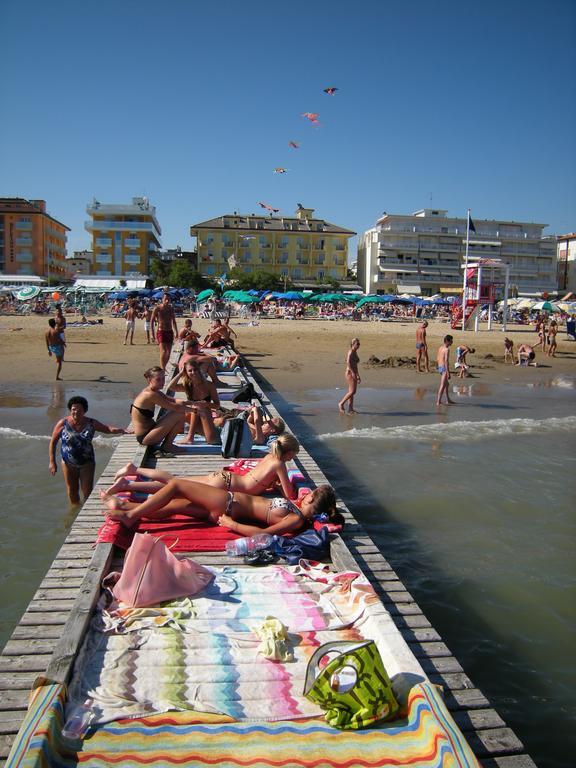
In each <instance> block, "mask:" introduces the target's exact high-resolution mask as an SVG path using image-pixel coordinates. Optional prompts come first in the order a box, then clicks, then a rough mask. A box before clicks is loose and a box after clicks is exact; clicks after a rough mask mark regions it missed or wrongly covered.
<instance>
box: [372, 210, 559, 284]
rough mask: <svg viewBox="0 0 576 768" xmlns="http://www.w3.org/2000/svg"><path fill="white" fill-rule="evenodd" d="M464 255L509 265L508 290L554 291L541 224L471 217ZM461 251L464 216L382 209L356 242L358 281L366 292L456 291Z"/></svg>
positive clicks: (551, 246) (549, 245)
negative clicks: (379, 214) (473, 228)
mask: <svg viewBox="0 0 576 768" xmlns="http://www.w3.org/2000/svg"><path fill="white" fill-rule="evenodd" d="M473 221H474V226H475V229H476V231H475V232H470V238H469V252H468V257H469V259H470V260H471V261H476V260H477V259H479V258H490V259H500V260H501V261H502V262H505V263H507V264H509V265H510V288H511V290H512V291H513V292H518V293H521V294H528V295H530V294H533V295H537V294H539V293H543V292H547V291H548V292H550V291H555V290H556V238H554V237H544V236H543V235H542V230H543V229H544V227H545V226H546V225H545V224H534V223H523V222H517V221H502V220H485V219H476V218H475V217H474V220H473ZM465 254H466V218H454V217H449V216H448V212H447V211H445V210H434V209H432V208H425V209H423V210H420V211H416V212H415V213H413V214H412V215H404V214H402V215H399V214H388V213H384V214H383V215H382V217H381V218H380V219H378V221H377V222H376V226H375V227H372V229H369V230H368V231H366V232H364V233H363V235H361V236H360V238H359V244H358V282H359V284H360V285H361V286H362V288H363V290H364V291H365V292H366V293H378V292H380V293H406V292H407V293H414V294H420V293H421V294H422V295H428V296H430V295H432V294H435V293H458V292H459V289H460V290H461V288H462V277H463V275H462V268H461V267H462V264H464V261H465Z"/></svg>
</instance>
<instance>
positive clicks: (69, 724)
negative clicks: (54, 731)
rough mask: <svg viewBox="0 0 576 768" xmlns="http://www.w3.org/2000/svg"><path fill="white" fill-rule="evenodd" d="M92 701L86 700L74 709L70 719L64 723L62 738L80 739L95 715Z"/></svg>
mask: <svg viewBox="0 0 576 768" xmlns="http://www.w3.org/2000/svg"><path fill="white" fill-rule="evenodd" d="M93 704H94V702H93V701H92V699H86V701H85V702H84V704H80V705H78V706H77V707H74V709H73V710H72V713H71V714H70V717H69V718H68V719H67V720H66V722H65V723H64V727H63V728H62V736H64V737H65V738H67V739H82V738H83V737H84V735H85V734H86V731H87V730H88V728H89V727H90V723H91V722H92V720H93V719H94V715H95V714H96V713H95V711H94V707H93Z"/></svg>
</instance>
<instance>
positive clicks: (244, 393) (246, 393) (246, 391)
mask: <svg viewBox="0 0 576 768" xmlns="http://www.w3.org/2000/svg"><path fill="white" fill-rule="evenodd" d="M259 398H260V395H259V394H258V393H257V392H256V390H255V389H254V385H253V384H252V382H251V381H248V382H247V383H246V384H244V385H243V386H242V387H240V389H239V390H238V391H237V392H235V393H234V395H233V397H232V402H233V403H251V402H252V400H254V399H259Z"/></svg>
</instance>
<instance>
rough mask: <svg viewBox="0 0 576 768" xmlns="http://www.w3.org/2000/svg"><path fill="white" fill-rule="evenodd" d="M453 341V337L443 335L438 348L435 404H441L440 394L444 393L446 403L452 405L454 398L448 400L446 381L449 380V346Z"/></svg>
mask: <svg viewBox="0 0 576 768" xmlns="http://www.w3.org/2000/svg"><path fill="white" fill-rule="evenodd" d="M453 341H454V339H453V337H452V336H450V335H448V336H444V342H443V343H442V346H441V347H439V349H438V355H437V357H436V365H437V366H438V373H439V374H440V376H441V378H440V386H439V388H438V395H437V397H436V405H442V395H446V403H447V404H448V405H454V400H450V395H449V394H448V382H449V381H450V347H451V346H452V342H453Z"/></svg>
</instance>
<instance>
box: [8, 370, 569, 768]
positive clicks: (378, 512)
mask: <svg viewBox="0 0 576 768" xmlns="http://www.w3.org/2000/svg"><path fill="white" fill-rule="evenodd" d="M422 379H423V383H422V386H420V387H417V388H398V389H387V390H384V389H362V388H361V389H360V390H359V393H358V397H357V402H356V407H357V408H358V410H359V413H358V414H356V415H354V416H347V415H346V416H342V415H340V414H339V413H338V411H337V407H336V403H337V401H338V400H339V399H340V398H341V397H342V394H343V393H342V390H338V389H330V390H305V389H299V390H294V391H290V392H282V393H281V395H280V396H279V397H280V403H281V407H282V410H283V411H285V412H286V413H287V415H288V418H289V420H290V423H291V425H292V426H293V427H294V429H295V430H296V431H297V432H298V434H299V435H300V436H301V437H302V439H303V442H304V443H305V445H306V447H307V448H308V449H309V451H310V452H311V453H312V455H314V457H315V458H316V459H317V461H318V463H319V464H320V466H321V467H322V468H323V469H324V471H325V473H326V474H327V476H328V477H329V479H330V480H331V482H333V483H334V485H335V486H336V487H337V489H338V491H339V493H340V495H341V496H342V497H343V499H344V500H345V501H346V502H347V503H348V505H349V506H350V508H351V510H352V512H353V513H354V515H355V516H356V517H358V518H359V519H361V520H362V521H363V522H364V523H365V524H366V525H367V526H368V528H369V532H370V534H371V536H372V537H373V538H374V540H375V541H376V543H377V544H378V545H379V546H380V548H381V550H382V552H383V554H384V555H385V557H386V558H387V559H388V561H389V562H390V563H391V564H392V566H393V567H394V568H395V570H396V571H397V573H398V574H399V576H400V578H401V579H402V581H403V582H404V584H405V585H406V586H407V588H408V589H409V590H410V592H411V593H412V595H413V596H414V598H415V600H416V601H417V602H418V604H419V605H420V607H421V608H422V610H423V611H424V613H425V614H426V615H427V617H428V618H429V619H430V621H431V623H432V624H433V626H434V627H435V628H436V629H437V630H438V631H439V632H440V634H441V636H442V638H443V640H444V641H445V642H446V643H447V645H448V646H449V648H450V650H451V651H452V652H453V654H454V655H455V656H456V657H457V658H458V660H459V661H460V662H461V663H462V665H463V667H464V670H465V672H466V673H467V674H468V675H469V677H470V678H471V679H472V681H473V683H474V684H475V685H476V686H478V687H479V688H480V689H481V690H482V691H483V692H484V694H485V695H486V696H487V697H488V698H489V700H490V702H491V703H492V705H493V706H494V707H495V708H496V709H497V710H498V711H499V712H500V713H501V714H502V716H503V717H504V719H505V720H506V722H507V723H508V724H509V725H510V726H511V727H512V728H513V729H514V730H515V731H516V733H517V734H518V736H519V737H520V738H521V739H522V740H523V742H524V744H525V746H526V749H527V751H528V752H529V753H530V754H531V755H532V756H533V758H534V759H535V760H536V762H537V764H538V765H539V766H543V767H544V768H566V766H570V765H572V764H573V759H572V757H573V755H574V754H575V752H576V738H575V733H576V729H575V728H574V726H573V721H574V715H575V713H576V707H575V704H574V692H575V682H576V680H575V665H574V648H575V647H576V646H575V643H574V640H575V625H576V620H575V615H574V605H575V599H574V587H575V583H576V560H575V557H574V554H575V547H574V544H575V542H576V514H575V504H574V502H575V500H576V471H575V470H576V467H575V463H576V459H575V450H574V449H575V445H576V415H575V408H574V401H575V397H574V396H575V393H576V390H575V384H576V382H575V380H574V378H572V377H568V376H561V377H553V376H551V377H547V378H546V379H545V380H543V381H542V382H541V383H540V385H539V386H519V385H517V384H515V385H513V384H511V383H509V384H504V385H498V386H492V385H490V386H488V385H486V384H483V383H482V382H478V381H475V380H469V379H467V380H464V381H463V382H461V383H459V382H455V381H454V380H453V381H452V387H451V389H452V392H451V395H452V397H453V398H454V400H455V401H456V405H454V406H450V407H448V406H442V407H441V408H440V409H437V408H436V406H435V404H434V399H435V386H436V384H437V381H436V377H434V376H432V375H431V376H430V377H427V376H424V375H423V377H422ZM83 387H84V388H83V389H77V388H75V387H74V386H73V384H69V383H67V382H62V383H55V384H54V385H53V387H52V388H51V389H48V390H47V389H46V387H39V386H35V385H33V384H30V385H26V386H20V387H19V388H18V390H17V391H11V390H10V389H7V388H3V389H2V390H0V425H1V426H0V449H1V455H2V457H3V460H2V462H1V463H0V494H1V498H2V499H3V500H4V504H2V505H1V506H0V519H1V522H2V532H3V536H2V539H1V542H2V544H1V546H2V568H1V569H0V583H1V585H2V589H1V590H0V646H2V645H3V644H4V643H5V642H6V640H7V639H8V638H9V636H10V634H11V632H12V630H13V627H14V625H15V624H16V623H17V622H18V619H19V618H20V616H21V614H22V613H23V611H24V610H25V608H26V606H27V604H28V602H29V601H30V599H31V598H32V596H33V594H34V592H35V591H36V589H37V587H38V585H39V584H40V581H41V580H42V578H43V576H44V574H45V572H46V570H47V569H48V567H49V566H50V563H51V562H52V560H53V558H54V556H55V554H56V553H57V551H58V549H59V548H60V546H61V544H62V542H63V541H64V539H65V537H66V533H67V531H68V529H69V527H70V525H71V524H72V522H73V520H74V516H75V514H76V511H77V510H75V509H70V508H69V505H68V502H67V499H66V494H65V489H64V482H63V479H62V475H61V472H60V470H59V472H58V474H57V476H56V477H51V476H50V475H49V473H48V441H49V435H50V433H51V431H52V428H53V426H54V424H55V423H56V421H57V420H58V419H59V418H62V416H64V415H66V413H67V410H66V401H67V399H68V397H70V396H71V395H75V394H82V395H84V396H86V397H87V398H88V400H89V402H90V411H89V413H90V414H92V415H93V416H94V417H95V418H98V419H99V420H101V421H104V422H105V423H110V424H115V425H117V426H124V425H125V424H126V423H127V419H128V404H129V403H130V397H131V396H132V395H133V394H135V393H133V392H130V391H129V390H128V389H126V388H124V389H123V390H122V391H121V392H120V391H119V390H118V389H117V388H114V387H113V386H110V387H108V388H107V387H106V386H97V385H95V386H89V385H85V384H84V383H83ZM115 444H116V438H106V437H100V436H98V437H96V439H95V448H96V457H97V472H96V475H97V476H98V475H99V474H100V472H101V470H102V469H103V467H104V466H105V464H106V463H107V462H108V460H109V458H110V456H111V454H112V450H113V447H114V446H115Z"/></svg>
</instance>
